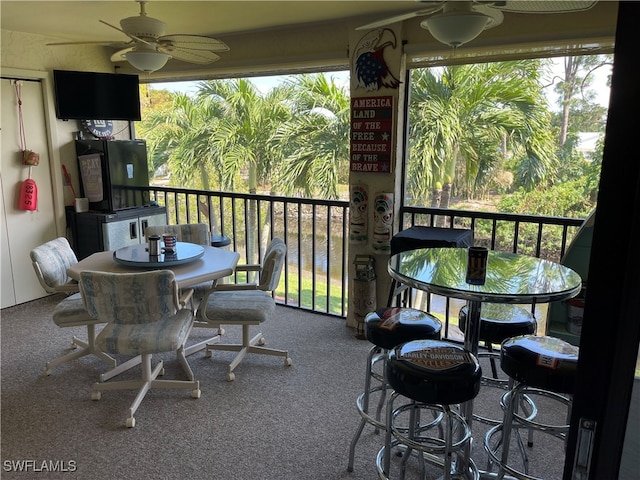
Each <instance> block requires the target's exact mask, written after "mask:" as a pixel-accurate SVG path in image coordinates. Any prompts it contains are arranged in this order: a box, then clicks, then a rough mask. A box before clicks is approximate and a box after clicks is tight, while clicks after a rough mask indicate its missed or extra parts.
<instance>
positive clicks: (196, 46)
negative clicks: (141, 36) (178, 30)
mask: <svg viewBox="0 0 640 480" xmlns="http://www.w3.org/2000/svg"><path fill="white" fill-rule="evenodd" d="M158 43H159V44H160V45H161V46H163V47H167V48H168V47H170V46H175V47H178V48H188V49H190V50H206V51H209V52H228V51H229V46H228V45H227V44H226V43H224V42H222V41H220V40H218V39H216V38H212V37H206V36H200V35H182V34H181V35H164V36H163V37H160V38H158Z"/></svg>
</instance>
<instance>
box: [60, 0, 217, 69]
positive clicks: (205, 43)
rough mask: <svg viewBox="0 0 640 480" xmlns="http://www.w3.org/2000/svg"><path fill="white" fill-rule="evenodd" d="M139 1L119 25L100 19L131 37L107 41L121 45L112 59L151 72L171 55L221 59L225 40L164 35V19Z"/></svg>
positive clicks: (190, 60)
mask: <svg viewBox="0 0 640 480" xmlns="http://www.w3.org/2000/svg"><path fill="white" fill-rule="evenodd" d="M136 1H137V2H138V3H139V4H140V14H139V15H138V16H135V17H127V18H123V19H122V20H120V28H119V27H116V26H115V25H111V24H110V23H108V22H105V21H104V20H100V22H101V23H104V24H105V25H107V26H109V27H111V28H113V29H115V30H118V31H119V32H122V33H124V34H125V35H126V36H127V37H129V38H130V40H129V41H128V42H126V43H116V44H113V43H112V44H107V45H110V46H114V47H116V48H120V50H118V51H117V52H116V53H114V54H113V55H112V56H111V61H112V62H123V61H128V62H129V63H130V64H131V65H133V66H134V67H135V68H137V69H138V70H141V71H143V72H147V73H151V72H155V71H156V70H159V69H161V68H162V67H164V66H165V64H166V63H167V61H168V60H169V59H170V58H174V59H176V60H181V61H183V62H188V63H196V64H203V65H205V64H208V63H213V62H215V61H217V60H220V57H219V56H218V55H217V54H216V52H226V51H228V50H229V47H228V46H227V44H225V43H224V42H222V41H220V40H217V39H215V38H212V37H208V36H201V35H186V34H176V35H165V32H166V27H167V25H166V23H164V22H163V21H161V20H158V19H156V18H152V17H148V16H147V12H146V9H145V5H146V3H147V2H146V1H145V0H136ZM89 43H96V44H104V42H59V43H49V44H48V45H72V44H89Z"/></svg>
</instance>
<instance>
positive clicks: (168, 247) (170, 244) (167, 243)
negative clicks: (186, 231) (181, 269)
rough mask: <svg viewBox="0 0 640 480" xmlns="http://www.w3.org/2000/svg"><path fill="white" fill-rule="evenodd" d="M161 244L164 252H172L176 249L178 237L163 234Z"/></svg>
mask: <svg viewBox="0 0 640 480" xmlns="http://www.w3.org/2000/svg"><path fill="white" fill-rule="evenodd" d="M162 243H164V249H165V251H167V252H173V251H175V249H176V243H178V236H177V235H174V234H171V233H165V234H164V235H162Z"/></svg>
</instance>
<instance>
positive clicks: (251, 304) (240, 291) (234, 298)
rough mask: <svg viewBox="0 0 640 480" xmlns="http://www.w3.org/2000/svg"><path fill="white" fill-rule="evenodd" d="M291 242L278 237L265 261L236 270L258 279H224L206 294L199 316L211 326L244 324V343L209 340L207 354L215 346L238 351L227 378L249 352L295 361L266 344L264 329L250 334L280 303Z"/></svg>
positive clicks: (272, 243) (239, 266)
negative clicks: (276, 297)
mask: <svg viewBox="0 0 640 480" xmlns="http://www.w3.org/2000/svg"><path fill="white" fill-rule="evenodd" d="M286 253H287V246H286V245H285V243H284V242H283V241H282V240H281V239H279V238H274V239H272V240H271V243H270V244H269V246H268V247H267V249H266V251H265V254H264V257H263V261H262V263H261V264H247V265H238V266H237V267H236V272H247V273H249V272H255V273H257V275H258V279H257V281H256V282H254V283H251V282H247V283H230V284H227V283H223V284H218V285H216V286H215V287H214V288H213V289H211V290H210V291H209V292H208V293H207V294H206V295H205V297H204V298H203V300H202V303H201V307H200V308H199V309H198V313H197V316H198V318H199V319H200V320H202V321H205V322H207V323H208V324H209V325H210V326H213V327H218V328H219V327H220V325H223V324H224V325H241V326H242V343H241V344H224V343H217V344H207V345H206V351H205V357H210V356H211V351H212V350H226V351H234V352H238V354H237V355H236V356H235V358H234V359H233V361H232V362H231V363H230V364H229V367H228V371H227V380H228V381H233V380H234V379H235V374H234V373H233V371H234V369H235V368H236V367H237V366H238V364H239V363H240V362H241V361H242V359H243V358H244V357H245V356H246V355H247V354H248V353H256V354H264V355H276V356H282V357H284V364H285V365H286V366H290V365H291V364H292V361H291V358H290V357H289V353H288V352H287V351H286V350H276V349H272V348H267V347H264V346H263V345H264V343H265V339H264V336H263V335H262V333H258V334H256V335H254V336H253V337H250V335H249V333H250V332H249V328H250V326H251V325H259V324H261V323H262V322H264V321H265V320H267V319H269V318H270V317H271V316H272V315H273V313H274V311H275V307H276V303H275V300H274V298H273V291H274V290H275V288H276V287H277V286H278V282H279V281H280V275H281V273H282V269H283V267H284V262H285V255H286Z"/></svg>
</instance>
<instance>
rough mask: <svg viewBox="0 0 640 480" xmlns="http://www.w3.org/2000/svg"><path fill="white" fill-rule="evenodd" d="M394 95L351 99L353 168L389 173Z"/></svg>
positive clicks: (357, 170)
mask: <svg viewBox="0 0 640 480" xmlns="http://www.w3.org/2000/svg"><path fill="white" fill-rule="evenodd" d="M392 133H393V97H392V96H390V95H389V96H381V97H358V98H352V99H351V153H350V158H351V171H352V172H371V173H389V172H390V171H391V145H392V139H393V135H392Z"/></svg>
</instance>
